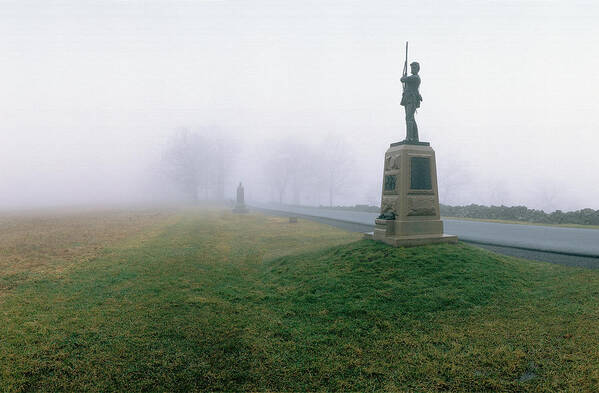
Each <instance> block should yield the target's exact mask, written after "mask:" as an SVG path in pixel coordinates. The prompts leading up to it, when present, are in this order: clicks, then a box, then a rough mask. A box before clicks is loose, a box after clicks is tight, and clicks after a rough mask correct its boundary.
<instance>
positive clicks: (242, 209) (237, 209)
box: [233, 205, 250, 213]
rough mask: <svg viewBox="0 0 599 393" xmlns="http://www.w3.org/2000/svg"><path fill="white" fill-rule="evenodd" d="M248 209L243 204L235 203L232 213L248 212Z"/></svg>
mask: <svg viewBox="0 0 599 393" xmlns="http://www.w3.org/2000/svg"><path fill="white" fill-rule="evenodd" d="M249 211H250V210H249V209H248V208H247V207H246V206H245V205H235V207H234V208H233V213H249Z"/></svg>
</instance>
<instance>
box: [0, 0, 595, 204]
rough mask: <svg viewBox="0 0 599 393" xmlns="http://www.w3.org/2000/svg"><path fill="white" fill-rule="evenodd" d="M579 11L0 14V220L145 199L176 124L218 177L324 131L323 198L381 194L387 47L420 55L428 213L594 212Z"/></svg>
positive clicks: (387, 129)
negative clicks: (348, 164) (332, 191)
mask: <svg viewBox="0 0 599 393" xmlns="http://www.w3.org/2000/svg"><path fill="white" fill-rule="evenodd" d="M597 20H599V5H597V4H596V3H594V2H571V1H569V2H565V1H564V2H549V1H530V2H524V1H505V2H483V1H481V2H471V1H459V2H438V1H431V2H427V1H417V2H400V1H396V0H394V1H345V0H344V1H341V0H339V1H326V0H321V1H296V2H282V1H249V0H246V1H233V0H222V1H219V0H212V1H180V2H176V1H169V2H166V1H164V2H157V1H153V2H142V1H131V2H121V1H114V2H110V1H105V2H95V1H94V2H85V1H55V2H48V1H39V2H27V1H19V2H2V3H0V36H1V37H2V39H0V54H1V56H0V59H1V61H0V86H1V87H2V91H3V94H1V95H0V120H1V121H0V208H11V207H26V206H34V205H35V206H44V205H56V204H82V203H103V202H104V203H112V202H118V201H134V200H151V197H152V195H149V194H151V193H152V191H148V190H151V188H148V186H147V183H148V182H150V183H151V181H150V180H148V179H149V178H150V177H151V176H152V172H153V167H154V165H155V164H156V160H158V159H159V157H160V152H161V150H162V149H163V147H164V145H165V143H166V141H167V140H168V137H169V135H171V134H172V132H173V130H174V129H176V128H177V127H202V126H206V125H210V126H218V127H220V129H223V130H226V132H227V133H228V135H229V136H230V138H231V140H233V141H234V142H235V143H236V144H237V145H238V146H241V147H242V149H239V150H238V151H239V152H240V153H239V154H240V156H239V157H237V159H239V160H241V161H242V164H240V165H236V166H235V168H236V169H235V170H234V173H233V174H232V179H231V181H230V182H229V183H230V184H228V186H227V187H228V190H229V192H230V193H231V195H232V193H233V188H234V186H235V185H236V183H237V181H238V178H239V179H243V180H244V183H245V184H246V190H247V193H248V195H249V196H251V195H252V182H254V188H255V190H254V195H256V196H257V195H258V194H259V193H258V192H257V191H256V189H258V188H260V187H262V186H263V184H261V183H260V181H259V180H257V177H256V176H257V175H256V173H257V172H258V171H259V165H254V164H255V162H254V160H255V159H257V158H258V157H261V156H264V155H267V154H268V153H269V146H272V143H273V141H276V140H280V139H286V140H288V139H295V140H298V141H302V142H305V143H313V144H317V143H319V142H320V141H322V140H323V139H324V138H325V137H326V136H327V135H340V136H342V137H343V138H344V139H345V140H346V142H347V143H348V145H350V147H351V154H352V158H353V160H354V161H355V163H356V166H355V168H354V169H353V170H354V171H355V184H353V185H352V186H351V187H350V188H348V190H347V191H346V192H345V194H344V195H343V196H342V197H341V198H340V200H339V203H346V204H354V203H371V204H378V203H379V201H380V184H381V181H382V165H383V154H384V151H385V150H386V148H387V147H388V145H389V143H392V142H396V141H399V140H401V139H403V138H404V136H405V124H404V120H403V116H404V114H403V108H402V107H401V106H400V105H399V101H400V97H401V83H400V81H399V78H400V77H401V71H402V67H403V61H404V44H405V41H409V42H410V59H409V60H410V61H419V62H420V64H421V71H420V75H421V77H422V85H421V94H422V96H423V98H424V101H423V103H422V107H421V108H420V109H419V111H418V114H417V115H416V116H417V121H418V125H419V131H420V139H421V140H425V141H429V142H431V146H432V147H433V148H434V149H435V151H436V153H437V166H438V172H439V183H440V199H441V202H446V203H451V204H468V203H479V204H507V205H514V204H524V205H528V206H529V207H536V208H544V209H546V210H554V209H562V210H572V209H579V208H583V207H591V208H594V209H599V202H597V201H598V200H599V182H598V177H599V176H597V168H599V155H598V154H597V153H596V150H597V148H598V145H599V143H598V142H599V136H598V132H599V94H598V92H599V72H598V70H599V27H598V25H597V23H596V21H597Z"/></svg>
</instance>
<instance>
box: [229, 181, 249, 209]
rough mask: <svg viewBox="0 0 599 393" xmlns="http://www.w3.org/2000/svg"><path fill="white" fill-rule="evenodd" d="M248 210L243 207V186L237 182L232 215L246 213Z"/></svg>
mask: <svg viewBox="0 0 599 393" xmlns="http://www.w3.org/2000/svg"><path fill="white" fill-rule="evenodd" d="M248 211H249V210H248V208H247V207H246V206H245V197H244V195H243V185H242V184H241V182H239V185H238V186H237V200H236V201H235V207H234V208H233V213H247V212H248Z"/></svg>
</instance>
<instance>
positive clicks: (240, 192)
mask: <svg viewBox="0 0 599 393" xmlns="http://www.w3.org/2000/svg"><path fill="white" fill-rule="evenodd" d="M244 199H245V198H244V196H243V185H242V184H241V182H239V185H238V186H237V205H238V206H243V205H245V200H244Z"/></svg>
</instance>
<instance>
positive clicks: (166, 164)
mask: <svg viewBox="0 0 599 393" xmlns="http://www.w3.org/2000/svg"><path fill="white" fill-rule="evenodd" d="M204 144H205V141H203V140H202V139H201V138H200V136H199V135H197V134H194V133H192V132H190V131H189V130H188V129H186V128H182V129H179V130H177V131H176V132H175V133H174V134H173V135H172V137H171V138H170V140H169V142H168V144H167V146H166V148H165V150H164V152H163V155H162V162H163V166H162V168H163V173H164V174H165V175H166V177H167V178H169V179H170V180H171V181H172V182H173V183H174V184H175V185H176V186H178V187H179V189H180V190H181V191H182V192H183V193H184V194H185V195H187V196H188V197H189V198H191V199H192V200H197V199H198V190H199V187H200V184H202V181H203V179H202V177H203V176H202V175H203V171H202V164H203V161H205V157H204V150H205V146H204Z"/></svg>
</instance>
